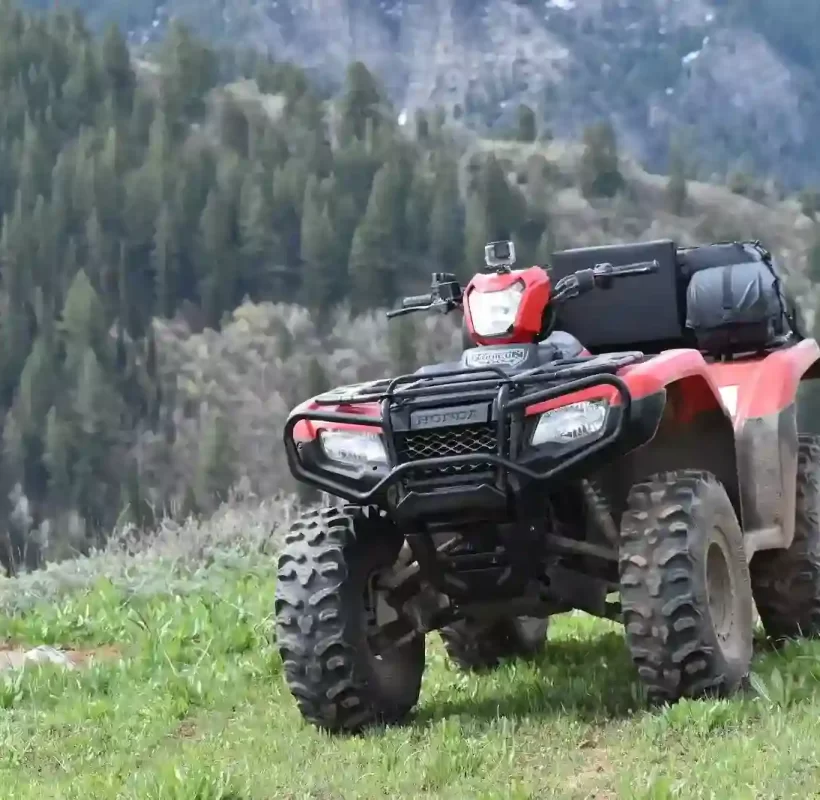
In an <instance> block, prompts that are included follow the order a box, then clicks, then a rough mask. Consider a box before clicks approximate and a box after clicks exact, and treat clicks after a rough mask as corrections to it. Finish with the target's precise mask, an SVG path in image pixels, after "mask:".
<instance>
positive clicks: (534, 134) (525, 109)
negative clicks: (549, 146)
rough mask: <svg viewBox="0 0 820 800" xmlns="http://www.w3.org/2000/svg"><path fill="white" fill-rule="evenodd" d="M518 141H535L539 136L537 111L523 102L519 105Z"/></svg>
mask: <svg viewBox="0 0 820 800" xmlns="http://www.w3.org/2000/svg"><path fill="white" fill-rule="evenodd" d="M517 134H518V141H519V142H534V141H535V140H536V139H537V138H538V126H537V124H536V121H535V112H534V111H533V110H532V109H531V108H530V107H529V106H527V105H524V104H523V103H522V104H521V105H520V106H518V131H517Z"/></svg>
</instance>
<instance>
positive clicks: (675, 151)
mask: <svg viewBox="0 0 820 800" xmlns="http://www.w3.org/2000/svg"><path fill="white" fill-rule="evenodd" d="M670 150H671V152H670V158H669V180H668V181H667V183H666V200H667V204H668V206H669V210H670V211H671V212H672V213H673V214H677V215H678V216H680V215H682V214H683V213H684V212H685V211H686V201H687V199H688V196H689V190H688V187H687V184H686V162H685V160H684V157H683V153H682V152H681V149H680V146H679V145H677V144H675V143H673V145H672V147H671V148H670Z"/></svg>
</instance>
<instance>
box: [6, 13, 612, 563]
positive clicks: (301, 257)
mask: <svg viewBox="0 0 820 800" xmlns="http://www.w3.org/2000/svg"><path fill="white" fill-rule="evenodd" d="M249 86H250V87H251V89H252V91H250V92H247V91H241V89H242V88H243V87H244V88H245V89H247V88H248V87H249ZM519 116H520V124H519V127H520V130H519V131H518V132H517V137H518V138H519V139H521V140H524V141H532V140H533V139H534V138H535V136H536V131H535V123H534V116H533V115H532V112H531V111H529V110H528V109H526V108H522V110H521V113H520V115H519ZM397 120H398V115H397V113H396V110H395V109H393V108H391V107H390V104H389V103H388V101H387V99H386V97H385V94H384V92H383V91H382V90H381V87H380V86H379V83H378V81H377V79H376V78H375V77H374V76H373V75H372V74H371V73H370V72H369V71H368V70H367V69H366V67H365V66H364V65H363V64H361V63H355V64H352V65H351V66H350V68H349V70H348V73H347V76H346V81H345V86H344V90H343V92H342V93H341V94H340V95H337V96H335V97H332V98H329V97H327V96H325V95H324V94H323V93H322V92H321V91H320V90H319V89H318V88H317V87H316V86H315V85H313V84H312V83H311V81H310V80H309V79H308V77H307V76H306V74H305V73H304V72H303V71H302V70H300V69H299V68H297V67H294V66H293V65H290V64H281V63H277V62H275V61H274V60H272V59H271V58H268V57H266V56H262V55H258V54H247V53H219V52H216V51H215V50H213V49H211V48H209V47H208V46H206V45H205V44H204V43H203V42H201V41H199V40H198V39H197V38H196V37H194V36H193V35H192V34H191V32H190V31H189V30H187V29H186V28H185V27H184V26H183V25H180V24H177V23H174V24H172V25H171V26H170V28H169V31H168V34H167V36H166V38H165V40H164V41H163V42H162V43H161V45H160V46H159V47H158V48H157V49H156V52H154V53H153V54H152V56H151V61H150V62H143V61H137V60H136V59H134V58H133V57H132V55H131V54H130V53H129V50H128V47H127V45H126V42H125V39H124V38H123V36H122V34H121V32H120V31H119V30H118V29H117V28H116V27H114V26H112V27H109V28H108V29H107V31H106V32H105V34H104V35H103V36H100V37H95V36H94V35H92V34H91V33H90V32H89V30H88V29H87V28H86V25H85V23H84V20H83V17H82V15H81V14H80V13H78V12H76V11H62V10H60V11H56V12H51V13H48V14H29V13H25V12H24V11H22V10H20V9H19V8H17V7H16V6H15V5H14V4H13V3H12V2H10V0H0V218H1V219H2V229H1V231H0V414H2V471H1V472H0V520H2V522H0V530H5V535H0V560H2V561H4V562H7V563H8V562H9V561H19V560H21V559H24V558H25V554H24V549H25V548H24V547H23V544H22V543H23V542H29V540H30V537H28V534H27V533H26V531H30V530H32V529H38V530H41V531H42V530H44V529H45V530H46V531H51V533H50V534H49V535H52V536H55V535H56V536H58V535H60V531H61V530H62V529H63V527H65V526H66V525H68V524H69V522H68V521H67V520H68V518H69V517H70V520H71V525H74V526H75V527H76V526H77V525H79V526H80V528H81V530H82V535H81V536H80V537H79V539H78V541H79V542H80V544H79V545H78V546H79V547H85V546H90V545H91V544H93V543H95V542H99V541H101V540H103V539H104V537H105V536H106V535H107V532H108V531H110V530H111V529H112V528H113V527H114V526H115V524H116V523H117V522H118V521H120V520H122V519H123V518H131V519H133V520H134V521H136V522H138V523H140V524H147V523H148V522H149V521H150V520H149V517H150V514H148V512H147V510H146V504H145V501H144V495H145V489H146V486H145V482H146V480H147V478H146V477H145V475H144V474H143V472H142V469H141V464H140V459H139V453H138V451H137V449H136V448H135V443H136V442H137V441H138V439H139V437H140V435H141V434H142V433H143V432H145V431H152V432H155V433H158V434H161V435H162V436H165V437H168V439H169V440H172V439H173V436H174V410H175V397H174V392H175V387H174V383H173V381H163V380H160V377H159V375H158V370H157V343H156V341H155V335H154V328H153V326H152V320H153V319H155V318H157V317H160V318H172V317H174V316H175V315H182V316H184V317H185V319H186V320H187V321H188V322H189V323H190V324H192V325H193V326H194V327H198V328H200V329H201V328H203V327H206V326H210V327H213V328H217V329H218V328H219V326H220V324H221V322H222V321H223V320H224V319H225V318H226V315H227V314H229V313H230V312H231V311H232V310H233V309H234V308H235V307H236V306H237V305H239V304H240V303H241V302H242V301H243V299H245V298H250V299H251V300H255V301H259V300H275V301H282V302H296V303H301V304H304V305H306V306H308V307H309V308H310V309H311V310H312V311H314V312H315V313H316V314H317V315H318V316H317V318H318V319H322V318H323V317H325V316H327V315H328V314H329V313H330V311H331V310H332V309H333V307H334V306H335V305H338V304H340V303H345V304H348V305H349V306H350V307H352V309H353V310H354V312H359V311H365V310H367V309H372V308H376V307H382V306H387V305H390V304H392V303H393V302H394V301H395V299H396V298H397V296H398V295H400V294H402V293H408V292H413V291H418V290H419V289H420V288H421V287H422V286H423V285H425V284H426V282H427V281H428V280H429V273H430V271H431V270H433V269H445V270H448V271H455V272H457V273H460V274H462V275H464V274H469V273H472V272H473V271H474V270H475V266H476V264H478V263H480V261H481V259H482V255H483V246H484V244H485V242H487V241H490V240H493V239H498V238H509V237H513V238H515V240H516V245H517V249H518V251H519V253H520V254H521V258H522V260H523V261H529V262H538V261H541V262H543V261H545V260H546V258H547V256H548V254H549V252H550V250H551V248H552V247H553V245H554V241H553V237H552V234H551V229H550V219H549V180H550V167H549V164H548V163H547V161H546V159H544V157H543V156H540V155H537V154H534V155H532V156H531V157H530V158H529V160H528V161H527V163H526V167H525V169H524V170H523V171H522V174H519V175H518V176H516V177H515V179H514V180H510V177H509V176H508V175H507V174H506V172H505V169H504V167H503V166H502V164H501V163H500V162H499V161H498V160H497V159H496V158H494V157H493V156H492V154H484V155H481V156H480V157H475V158H472V159H470V160H469V163H466V164H464V163H462V161H461V160H462V157H463V153H464V148H463V146H462V145H461V144H460V143H459V141H458V138H457V136H455V135H454V133H453V131H452V130H451V129H450V127H449V126H448V124H447V121H446V118H445V115H444V114H443V113H442V112H441V111H439V110H431V111H429V112H423V111H419V112H417V113H416V115H415V117H414V118H413V119H412V120H411V121H410V122H409V124H407V125H404V126H402V125H400V124H399V122H398V121H397ZM588 139H589V141H588V142H587V145H588V147H587V155H586V156H585V162H584V165H583V166H582V176H581V177H582V184H583V188H584V191H585V192H588V193H592V194H595V193H599V194H602V195H611V194H612V193H614V192H616V191H618V189H619V187H620V186H621V183H622V179H621V177H620V174H619V172H618V166H617V164H618V161H617V152H616V142H615V140H614V133H613V132H612V130H611V128H609V127H608V126H606V125H604V126H599V127H598V128H596V129H595V130H594V131H591V132H590V134H589V137H588ZM296 346H298V343H297V344H296ZM214 424H215V425H216V426H217V427H216V428H215V430H214V431H213V432H212V433H211V434H209V435H208V436H206V437H204V440H203V443H202V447H201V452H200V454H199V458H200V459H201V461H202V464H201V465H200V468H199V471H198V473H197V474H198V475H200V476H201V480H200V481H199V487H200V489H199V490H198V491H197V492H193V493H192V495H191V497H190V498H189V502H188V504H187V510H192V509H194V508H196V507H199V508H204V507H206V506H207V505H208V504H209V502H210V503H212V502H216V501H218V499H219V498H220V497H221V496H222V495H223V494H224V491H225V490H226V488H227V484H229V483H230V470H227V469H224V468H223V466H224V465H222V464H221V463H220V458H221V457H220V453H225V452H228V451H229V449H230V448H229V447H228V445H227V444H226V442H225V436H226V434H225V432H224V430H223V429H222V428H220V427H218V426H219V420H216V421H215V423H214ZM203 487H204V488H203ZM152 488H153V489H155V490H156V489H157V488H158V487H157V486H153V487H152ZM194 495H196V497H194ZM169 501H170V498H169ZM27 537H28V538H27ZM30 551H31V554H30V556H29V558H30V559H34V560H36V558H37V548H36V547H32V548H30Z"/></svg>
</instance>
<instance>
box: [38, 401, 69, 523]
mask: <svg viewBox="0 0 820 800" xmlns="http://www.w3.org/2000/svg"><path fill="white" fill-rule="evenodd" d="M71 461H72V454H71V442H70V432H69V426H68V425H67V424H66V423H65V422H64V421H63V420H61V419H60V416H59V414H58V413H57V409H56V408H55V407H54V406H52V407H51V408H50V409H49V412H48V415H47V418H46V433H45V449H44V453H43V463H44V464H45V466H46V468H47V470H48V489H49V498H50V505H51V506H52V508H54V509H60V508H65V507H66V506H67V505H68V504H69V503H70V501H71V485H72V474H71Z"/></svg>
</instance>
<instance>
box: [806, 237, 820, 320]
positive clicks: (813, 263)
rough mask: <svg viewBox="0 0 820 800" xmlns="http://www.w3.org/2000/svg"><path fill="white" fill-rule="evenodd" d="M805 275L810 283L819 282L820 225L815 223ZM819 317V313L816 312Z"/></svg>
mask: <svg viewBox="0 0 820 800" xmlns="http://www.w3.org/2000/svg"><path fill="white" fill-rule="evenodd" d="M806 275H807V276H808V278H809V280H811V282H812V283H815V284H820V225H815V229H814V242H813V243H812V246H811V249H810V250H809V258H808V266H807V268H806ZM818 319H820V314H818Z"/></svg>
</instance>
